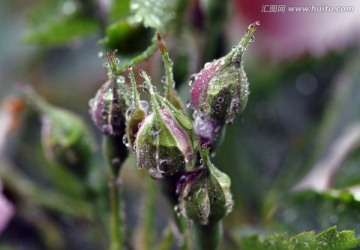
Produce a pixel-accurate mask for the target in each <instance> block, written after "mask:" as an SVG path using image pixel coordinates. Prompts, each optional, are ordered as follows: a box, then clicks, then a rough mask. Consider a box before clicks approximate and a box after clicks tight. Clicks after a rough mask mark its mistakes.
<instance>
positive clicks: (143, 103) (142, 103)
mask: <svg viewBox="0 0 360 250" xmlns="http://www.w3.org/2000/svg"><path fill="white" fill-rule="evenodd" d="M139 105H140V108H141V109H142V110H143V111H144V112H146V111H147V110H148V109H149V103H148V102H147V101H144V100H141V101H140V102H139Z"/></svg>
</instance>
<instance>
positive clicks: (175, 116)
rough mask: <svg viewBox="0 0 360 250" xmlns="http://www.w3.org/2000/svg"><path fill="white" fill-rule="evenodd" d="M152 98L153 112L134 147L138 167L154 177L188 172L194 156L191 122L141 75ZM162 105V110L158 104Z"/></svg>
mask: <svg viewBox="0 0 360 250" xmlns="http://www.w3.org/2000/svg"><path fill="white" fill-rule="evenodd" d="M142 76H143V77H144V79H145V83H146V84H147V88H148V91H149V94H150V98H151V104H152V109H153V112H152V113H151V114H149V115H148V116H147V117H146V118H145V120H144V121H143V122H142V123H141V124H140V128H139V131H138V133H137V137H136V141H135V148H136V157H137V164H138V167H139V168H146V169H148V170H149V172H150V174H151V176H152V177H154V178H161V177H162V176H163V175H173V174H175V173H177V172H179V171H182V170H184V169H185V167H186V166H187V165H189V164H190V163H191V161H192V159H193V157H194V143H193V141H194V138H193V134H192V125H191V121H190V120H189V119H188V118H187V117H186V115H185V114H184V113H182V111H180V110H178V109H176V108H175V107H174V106H172V105H171V104H170V103H169V102H167V101H166V100H164V99H163V98H162V97H160V96H158V94H156V93H154V90H153V86H152V85H151V83H150V79H149V77H148V76H147V74H146V73H145V72H143V73H142ZM159 101H160V103H161V107H160V105H159Z"/></svg>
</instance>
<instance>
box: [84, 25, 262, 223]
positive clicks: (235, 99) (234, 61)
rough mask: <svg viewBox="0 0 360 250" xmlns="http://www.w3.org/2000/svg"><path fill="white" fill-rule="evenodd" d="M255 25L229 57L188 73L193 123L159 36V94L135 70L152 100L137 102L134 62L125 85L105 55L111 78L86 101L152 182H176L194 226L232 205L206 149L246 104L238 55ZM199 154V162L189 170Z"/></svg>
mask: <svg viewBox="0 0 360 250" xmlns="http://www.w3.org/2000/svg"><path fill="white" fill-rule="evenodd" d="M256 25H258V23H254V24H251V25H250V26H249V30H248V32H247V33H246V34H245V36H244V38H243V39H242V40H241V41H240V43H239V45H238V46H236V47H234V48H233V49H232V50H231V52H230V53H229V54H228V55H226V56H224V57H222V58H220V59H218V60H214V61H213V62H210V63H207V64H205V67H204V69H202V70H201V71H200V72H199V73H198V74H195V75H193V77H192V79H191V82H192V89H191V100H190V104H191V107H192V108H193V109H194V114H193V118H194V119H193V120H192V119H190V118H189V117H188V116H187V115H186V114H185V113H184V110H183V104H182V102H181V99H180V97H179V96H178V94H177V92H176V90H175V81H174V79H173V71H172V64H173V63H172V61H171V59H170V57H169V54H168V52H167V50H166V47H165V43H164V41H163V40H162V38H161V36H160V35H159V34H158V42H159V50H160V52H161V55H162V58H163V62H164V65H165V77H164V81H162V82H163V83H164V86H163V88H164V94H163V95H162V94H160V93H159V92H157V90H156V88H155V86H154V85H153V83H152V82H151V79H150V77H149V76H148V74H147V73H146V72H145V71H140V73H139V75H140V77H141V78H142V79H143V81H144V83H143V85H141V86H140V87H141V88H142V89H143V90H144V91H145V92H146V93H147V94H148V96H149V99H150V105H149V104H148V102H146V101H144V100H141V99H140V96H139V92H138V88H139V85H138V84H137V83H136V77H135V74H134V72H133V69H132V67H130V68H129V70H128V71H129V79H130V82H131V84H129V85H127V84H126V83H125V78H124V77H122V76H120V75H119V74H118V70H117V59H116V58H115V53H113V54H111V55H109V54H108V55H107V64H108V67H109V69H110V70H109V77H108V78H109V79H108V81H107V82H106V83H105V84H104V85H103V86H102V87H101V88H100V89H99V91H98V92H97V94H96V96H95V98H94V99H93V100H92V101H91V103H90V107H91V109H90V113H91V116H92V118H93V121H94V123H95V125H96V126H97V127H98V128H99V129H100V131H101V132H102V133H103V134H104V135H106V136H116V137H118V136H120V137H121V138H122V142H124V144H126V146H127V147H129V148H130V150H132V151H133V152H134V154H135V156H136V161H137V166H138V168H141V169H147V170H148V171H149V174H150V176H151V177H152V178H154V179H165V180H172V181H173V180H174V179H176V181H175V183H173V186H174V190H175V189H176V192H175V191H173V193H176V195H177V199H178V201H179V202H178V205H177V208H178V210H179V212H180V214H181V215H183V216H184V217H186V218H187V219H189V220H191V221H193V222H194V223H197V224H200V225H208V224H214V223H217V222H218V221H219V220H221V219H222V218H223V217H224V216H225V215H227V214H228V213H229V212H230V211H231V209H232V206H233V200H232V195H231V192H230V178H229V177H228V176H227V175H226V174H224V173H222V172H221V171H220V170H219V169H217V168H216V167H215V166H214V165H213V164H212V163H211V160H210V156H209V151H210V149H212V150H213V149H214V148H213V147H214V145H215V143H216V142H217V140H218V137H219V136H220V135H221V133H222V131H223V127H224V125H225V124H229V123H232V122H233V120H234V118H235V116H236V115H237V114H238V113H240V112H242V111H243V110H244V108H245V106H246V102H247V98H248V95H249V83H248V80H247V77H246V73H245V71H244V65H243V54H244V51H245V50H246V47H247V45H248V44H249V43H250V42H251V41H252V40H253V32H254V31H255V27H256ZM130 85H131V87H130ZM197 145H198V146H197ZM204 145H205V146H204ZM197 151H198V152H199V153H200V156H201V161H200V164H199V166H196V167H195V166H194V165H195V164H194V162H195V161H194V158H195V156H196V154H197Z"/></svg>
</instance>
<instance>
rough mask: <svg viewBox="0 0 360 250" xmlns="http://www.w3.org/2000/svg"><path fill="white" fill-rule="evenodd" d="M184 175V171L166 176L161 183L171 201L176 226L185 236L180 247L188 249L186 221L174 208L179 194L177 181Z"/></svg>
mask: <svg viewBox="0 0 360 250" xmlns="http://www.w3.org/2000/svg"><path fill="white" fill-rule="evenodd" d="M182 175H183V173H177V174H174V175H172V176H166V177H164V178H163V179H160V180H159V183H160V186H161V190H162V192H163V194H164V196H165V197H166V198H167V200H168V202H169V205H170V208H171V211H172V214H173V218H174V221H175V223H176V226H177V228H178V230H179V232H180V233H181V235H182V237H183V241H184V242H183V244H182V246H181V248H180V249H182V250H187V249H190V245H189V239H188V237H187V235H186V234H187V227H186V222H185V220H184V219H183V218H182V217H180V216H178V214H177V213H176V212H175V209H174V207H175V206H176V205H177V204H178V196H177V195H176V183H177V182H178V180H179V178H180V177H181V176H182ZM174 183H175V184H174Z"/></svg>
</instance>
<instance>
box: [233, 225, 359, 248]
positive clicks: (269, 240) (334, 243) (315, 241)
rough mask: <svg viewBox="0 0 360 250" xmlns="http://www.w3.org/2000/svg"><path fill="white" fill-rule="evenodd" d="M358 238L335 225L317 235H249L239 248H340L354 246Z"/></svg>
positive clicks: (357, 242) (352, 232)
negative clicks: (262, 236)
mask: <svg viewBox="0 0 360 250" xmlns="http://www.w3.org/2000/svg"><path fill="white" fill-rule="evenodd" d="M359 243H360V239H359V238H356V237H355V233H354V231H342V232H338V231H337V230H336V226H335V227H332V228H329V229H327V230H325V231H323V232H321V233H319V234H317V235H315V233H314V232H313V231H312V232H304V233H301V234H298V235H295V236H293V237H291V238H289V237H288V236H287V235H286V234H276V235H271V236H268V237H266V238H264V239H260V238H259V237H258V236H250V237H246V238H243V239H241V240H240V247H241V249H253V250H262V249H269V250H275V249H276V250H289V249H299V250H303V249H318V250H321V249H324V250H325V249H327V250H330V249H331V250H341V249H350V248H354V247H356V246H357V245H358V244H359Z"/></svg>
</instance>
